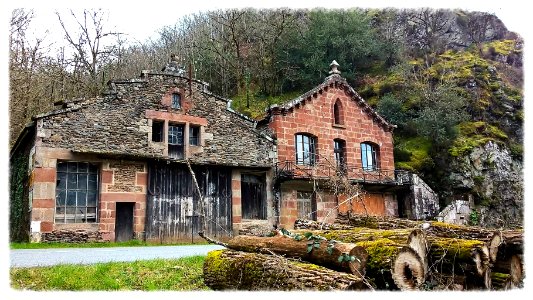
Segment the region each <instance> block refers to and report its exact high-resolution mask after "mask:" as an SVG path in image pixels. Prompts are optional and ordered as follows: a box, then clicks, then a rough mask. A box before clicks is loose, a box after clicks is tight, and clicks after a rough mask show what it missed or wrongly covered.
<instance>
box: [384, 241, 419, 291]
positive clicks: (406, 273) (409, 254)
mask: <svg viewBox="0 0 533 300" xmlns="http://www.w3.org/2000/svg"><path fill="white" fill-rule="evenodd" d="M391 273H392V279H393V280H394V283H396V286H398V288H400V289H401V290H402V291H405V290H407V291H409V290H410V291H413V290H418V289H419V288H420V286H422V284H423V283H424V281H425V278H426V270H425V268H424V263H423V261H422V258H421V257H420V256H419V255H418V253H417V252H416V251H415V250H413V249H412V248H411V247H403V248H402V249H401V250H400V252H399V253H398V255H397V256H396V259H395V260H394V265H393V269H392V272H391Z"/></svg>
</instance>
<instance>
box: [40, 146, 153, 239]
mask: <svg viewBox="0 0 533 300" xmlns="http://www.w3.org/2000/svg"><path fill="white" fill-rule="evenodd" d="M33 161H34V163H33V164H34V168H33V171H32V175H31V178H32V179H31V182H30V194H31V198H32V199H33V203H32V206H31V213H30V221H32V224H35V225H34V226H32V236H34V237H33V239H34V240H35V241H38V240H43V241H45V240H46V239H47V238H45V237H44V234H48V233H52V232H54V231H57V232H56V233H54V234H52V235H47V236H49V238H50V239H60V238H61V237H60V236H61V235H62V233H61V232H63V233H65V232H66V233H65V234H66V235H68V236H72V237H73V238H75V239H78V237H76V236H77V235H76V234H74V233H72V232H97V231H99V232H100V234H101V238H102V239H103V240H111V241H113V240H114V239H115V235H114V231H115V218H116V202H134V203H135V205H134V228H133V230H134V232H135V235H136V237H137V238H142V236H143V233H144V223H145V217H146V192H147V169H146V165H145V163H144V162H135V161H117V160H113V159H105V158H101V157H99V156H97V155H94V154H75V153H72V151H70V150H67V149H58V148H48V147H43V146H36V148H35V155H34V159H33ZM58 161H79V162H91V163H94V164H97V165H98V167H99V177H100V180H99V182H100V183H99V199H98V217H97V223H56V222H55V220H54V216H55V209H56V207H55V199H56V178H57V162H58ZM67 233H68V234H67Z"/></svg>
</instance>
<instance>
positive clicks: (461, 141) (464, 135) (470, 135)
mask: <svg viewBox="0 0 533 300" xmlns="http://www.w3.org/2000/svg"><path fill="white" fill-rule="evenodd" d="M458 128H459V136H458V137H457V138H456V139H455V141H454V143H453V145H452V146H451V147H450V150H449V153H450V154H451V155H452V156H461V155H464V154H467V153H469V152H470V151H472V149H474V148H476V147H479V146H483V145H485V144H486V143H488V142H489V141H494V142H497V143H500V144H503V143H504V142H505V141H506V140H507V139H508V137H507V135H506V134H505V133H504V132H503V131H502V130H501V129H499V128H498V127H496V126H493V125H490V124H487V123H485V122H483V121H478V122H463V123H461V124H460V125H459V126H458Z"/></svg>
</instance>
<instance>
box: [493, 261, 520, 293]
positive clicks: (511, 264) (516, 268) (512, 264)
mask: <svg viewBox="0 0 533 300" xmlns="http://www.w3.org/2000/svg"><path fill="white" fill-rule="evenodd" d="M522 259H523V256H522V255H521V254H515V255H512V256H511V257H509V258H508V259H505V260H497V261H496V263H494V266H493V267H492V270H493V271H494V272H497V273H503V274H509V278H510V285H511V287H512V288H515V287H521V286H522V285H523V280H524V276H525V275H524V265H523V261H522Z"/></svg>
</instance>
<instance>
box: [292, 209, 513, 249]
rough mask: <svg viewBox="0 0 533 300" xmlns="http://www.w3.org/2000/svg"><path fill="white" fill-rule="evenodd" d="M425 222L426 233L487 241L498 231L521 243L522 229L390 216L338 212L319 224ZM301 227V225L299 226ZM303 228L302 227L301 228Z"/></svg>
mask: <svg viewBox="0 0 533 300" xmlns="http://www.w3.org/2000/svg"><path fill="white" fill-rule="evenodd" d="M425 223H427V224H428V225H429V227H427V228H425V231H426V233H427V234H428V235H433V236H440V237H448V238H460V239H474V240H480V241H485V242H488V241H490V240H491V239H492V238H493V235H494V233H500V235H501V237H502V240H501V242H504V241H506V240H507V241H508V243H510V244H512V243H521V236H522V234H523V230H491V229H486V228H483V227H478V226H464V225H457V224H450V223H444V222H436V221H413V220H406V219H401V218H396V217H390V216H367V215H352V214H343V213H340V214H339V215H338V216H337V219H336V220H335V223H334V224H323V225H321V226H324V227H330V229H336V228H339V229H341V228H342V229H344V230H346V229H349V228H348V227H350V226H351V227H352V228H353V227H366V228H374V229H400V228H407V229H409V228H421V227H422V226H423V224H425ZM319 224H320V223H319ZM308 226H310V227H316V226H318V225H317V224H308ZM300 227H303V226H300ZM302 229H303V228H302Z"/></svg>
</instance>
